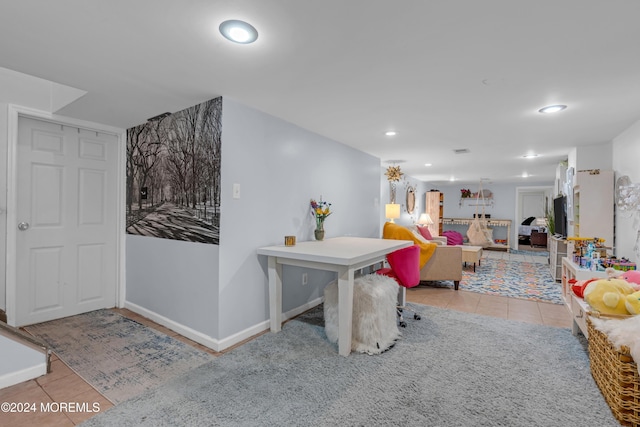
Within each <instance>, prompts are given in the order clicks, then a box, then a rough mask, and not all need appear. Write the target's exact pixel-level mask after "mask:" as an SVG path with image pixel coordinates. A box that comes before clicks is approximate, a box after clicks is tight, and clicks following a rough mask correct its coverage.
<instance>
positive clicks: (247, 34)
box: [219, 19, 258, 44]
mask: <svg viewBox="0 0 640 427" xmlns="http://www.w3.org/2000/svg"><path fill="white" fill-rule="evenodd" d="M219 30H220V33H221V34H222V35H223V36H224V37H225V38H226V39H228V40H231V41H232V42H234V43H240V44H249V43H253V42H254V41H256V40H257V39H258V30H256V29H255V28H254V27H253V25H251V24H248V23H246V22H244V21H238V20H237V19H231V20H229V21H224V22H223V23H222V24H220V27H219Z"/></svg>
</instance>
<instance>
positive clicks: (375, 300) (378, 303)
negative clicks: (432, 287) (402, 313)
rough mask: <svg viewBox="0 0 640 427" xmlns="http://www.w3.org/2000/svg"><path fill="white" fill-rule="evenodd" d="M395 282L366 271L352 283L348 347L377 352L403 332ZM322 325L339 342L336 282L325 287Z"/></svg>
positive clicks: (332, 340) (330, 339) (335, 341)
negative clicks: (399, 318) (351, 318)
mask: <svg viewBox="0 0 640 427" xmlns="http://www.w3.org/2000/svg"><path fill="white" fill-rule="evenodd" d="M398 289H399V286H398V283H397V282H396V281H395V280H393V279H392V278H390V277H387V276H382V275H380V274H368V275H365V276H362V277H358V278H357V279H355V280H354V282H353V328H352V332H351V350H352V351H357V352H360V353H368V354H379V353H382V352H383V351H385V350H388V349H389V348H390V347H392V346H393V344H394V343H395V342H396V340H398V338H400V336H401V335H402V334H401V333H400V330H399V329H398V323H397V314H396V305H397V303H398ZM324 328H325V333H326V334H327V338H328V339H329V341H331V342H333V343H337V342H338V282H337V281H334V282H331V283H329V284H328V285H327V287H326V288H325V289H324Z"/></svg>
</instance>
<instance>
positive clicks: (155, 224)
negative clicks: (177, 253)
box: [127, 202, 220, 244]
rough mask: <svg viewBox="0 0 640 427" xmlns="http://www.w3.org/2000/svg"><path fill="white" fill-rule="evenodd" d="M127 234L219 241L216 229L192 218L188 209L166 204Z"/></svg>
mask: <svg viewBox="0 0 640 427" xmlns="http://www.w3.org/2000/svg"><path fill="white" fill-rule="evenodd" d="M127 233H129V234H137V235H140V236H149V237H159V238H162V239H173V240H184V241H187V242H201V243H213V244H218V243H219V240H220V232H219V230H218V229H217V227H215V226H213V225H211V224H208V223H206V222H204V221H202V220H200V219H198V218H196V217H194V216H193V214H192V213H191V212H190V211H189V210H188V209H186V208H184V207H181V206H178V205H176V204H173V203H168V202H165V203H163V204H162V205H160V206H158V208H157V209H156V210H155V211H154V212H153V213H150V214H149V215H147V216H145V217H144V218H142V219H140V220H139V221H138V222H136V223H135V224H133V225H131V226H129V227H128V228H127Z"/></svg>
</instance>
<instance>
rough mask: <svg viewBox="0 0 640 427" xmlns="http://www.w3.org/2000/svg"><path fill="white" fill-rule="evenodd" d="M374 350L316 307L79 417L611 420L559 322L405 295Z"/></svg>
mask: <svg viewBox="0 0 640 427" xmlns="http://www.w3.org/2000/svg"><path fill="white" fill-rule="evenodd" d="M413 306H414V307H415V308H417V309H418V311H420V312H421V313H422V320H419V321H416V320H413V319H409V320H408V327H407V328H406V329H403V337H402V338H401V339H400V340H399V341H398V342H397V343H396V345H395V346H394V347H393V348H391V349H390V350H388V351H386V352H385V353H382V354H380V355H375V356H369V355H365V354H352V355H351V356H349V357H341V356H339V355H338V354H337V346H335V345H333V344H331V343H329V342H328V341H327V339H326V336H325V334H324V328H323V326H322V324H323V320H322V307H321V306H320V307H319V308H315V309H313V310H311V311H310V312H308V313H306V314H304V315H302V316H300V317H299V318H297V319H296V320H293V321H290V322H288V323H286V324H285V325H284V327H283V330H282V332H280V333H277V334H274V333H268V334H265V335H262V336H260V337H258V338H257V339H255V340H253V341H251V342H249V343H247V344H245V345H243V346H241V347H239V348H237V349H235V350H233V351H231V352H229V353H227V354H225V355H222V356H220V357H218V358H216V359H215V360H213V361H212V362H211V363H208V364H206V365H203V366H200V367H199V368H196V369H194V370H192V371H191V372H188V373H186V374H184V375H181V376H180V377H178V378H176V379H174V380H173V381H171V382H170V383H167V384H165V385H164V386H162V387H160V388H156V389H154V390H151V391H149V392H147V393H145V394H143V395H141V396H139V397H136V398H134V399H132V400H129V401H127V402H125V403H123V404H120V405H117V406H115V407H113V408H112V409H110V410H109V411H107V412H104V413H102V414H99V415H97V416H95V417H94V418H91V419H89V420H88V421H87V422H85V423H84V424H83V426H114V425H117V426H205V425H206V426H397V425H407V426H456V427H458V426H528V427H530V426H545V427H546V426H549V427H551V426H563V427H571V426H576V427H584V426H587V425H592V426H596V425H597V426H599V427H603V426H618V425H619V424H618V422H617V421H616V420H615V419H614V418H613V416H612V414H611V411H610V409H609V407H608V406H607V404H606V403H605V401H604V399H603V397H602V395H601V394H600V392H599V390H598V388H597V386H596V385H595V383H594V381H593V379H592V377H591V373H590V371H589V359H588V355H587V350H586V343H585V342H584V340H582V341H581V340H579V339H578V338H576V337H574V336H573V335H571V332H570V331H569V330H568V329H562V328H553V327H547V326H540V325H531V324H527V323H522V322H515V321H507V320H502V319H496V318H490V317H485V316H480V315H475V314H466V313H462V312H456V311H449V310H444V309H439V308H436V307H427V306H422V305H413Z"/></svg>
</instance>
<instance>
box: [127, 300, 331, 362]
mask: <svg viewBox="0 0 640 427" xmlns="http://www.w3.org/2000/svg"><path fill="white" fill-rule="evenodd" d="M323 300H324V298H322V297H319V298H316V299H314V300H313V301H309V302H308V303H306V304H303V305H301V306H300V307H296V308H294V309H293V310H289V311H287V312H286V313H283V314H282V321H283V322H284V321H286V320H289V319H292V318H294V317H296V316H298V315H300V314H302V313H304V312H305V311H307V310H310V309H312V308H313V307H315V306H317V305H318V304H321V303H322V301H323ZM124 306H125V308H127V309H129V310H131V311H133V312H134V313H138V314H139V315H141V316H144V317H146V318H147V319H150V320H153V321H154V322H156V323H158V324H160V325H162V326H164V327H167V328H169V329H171V330H172V331H174V332H177V333H179V334H180V335H182V336H184V337H186V338H189V339H190V340H193V341H195V342H197V343H199V344H202V345H204V346H205V347H208V348H210V349H212V350H215V351H223V350H225V349H227V348H229V347H232V346H234V345H236V344H238V343H240V342H242V341H244V340H246V339H248V338H251V337H252V336H254V335H257V334H259V333H261V332H264V331H266V330H268V329H269V328H270V325H269V323H270V322H269V320H265V321H264V322H260V323H258V324H257V325H253V326H251V327H249V328H247V329H244V330H242V331H240V332H237V333H235V334H233V335H230V336H228V337H226V338H223V339H221V340H218V339H215V338H212V337H210V336H208V335H205V334H203V333H201V332H198V331H196V330H194V329H192V328H190V327H188V326H185V325H183V324H181V323H178V322H175V321H173V320H171V319H168V318H166V317H164V316H162V315H160V314H158V313H156V312H153V311H151V310H148V309H146V308H144V307H141V306H139V305H137V304H134V303H132V302H129V301H125V303H124Z"/></svg>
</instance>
